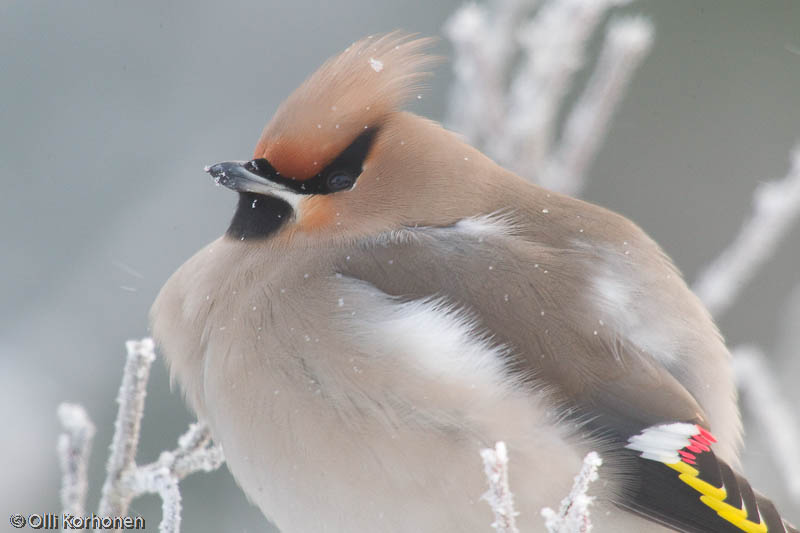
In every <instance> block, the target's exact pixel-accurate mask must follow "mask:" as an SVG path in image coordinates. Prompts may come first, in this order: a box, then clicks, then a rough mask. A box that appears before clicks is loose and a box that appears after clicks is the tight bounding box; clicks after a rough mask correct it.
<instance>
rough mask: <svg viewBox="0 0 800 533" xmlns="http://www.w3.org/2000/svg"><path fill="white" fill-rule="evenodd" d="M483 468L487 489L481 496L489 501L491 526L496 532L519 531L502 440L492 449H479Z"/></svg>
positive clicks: (509, 532) (515, 532)
mask: <svg viewBox="0 0 800 533" xmlns="http://www.w3.org/2000/svg"><path fill="white" fill-rule="evenodd" d="M481 458H483V470H484V472H485V473H486V479H487V480H488V481H489V490H488V491H487V492H486V494H484V495H483V498H484V499H485V500H486V501H488V502H489V505H490V506H491V508H492V512H493V513H494V522H493V523H492V527H493V528H494V529H495V530H496V531H497V533H519V530H518V529H517V524H516V521H515V519H514V517H515V516H516V515H517V512H516V511H515V510H514V495H513V494H512V493H511V489H510V488H509V486H508V450H506V444H505V443H504V442H498V443H496V444H495V445H494V449H492V448H485V449H483V450H481Z"/></svg>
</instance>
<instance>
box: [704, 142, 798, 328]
mask: <svg viewBox="0 0 800 533" xmlns="http://www.w3.org/2000/svg"><path fill="white" fill-rule="evenodd" d="M753 204H754V205H753V213H752V215H751V216H750V218H749V219H748V220H747V221H746V222H745V224H744V226H742V229H741V231H740V232H739V234H738V235H737V236H736V238H735V239H734V241H733V242H732V243H731V244H730V246H728V248H727V249H725V250H724V251H723V252H722V253H721V254H720V255H719V256H718V257H717V258H716V259H715V260H714V261H712V262H711V264H710V265H708V266H707V267H706V268H705V270H703V272H702V273H701V274H700V275H699V276H698V279H697V282H696V283H695V285H694V291H695V293H697V295H698V296H699V297H700V299H701V300H703V302H704V303H705V304H706V306H707V307H708V309H709V310H710V311H711V313H712V314H713V315H715V316H719V315H721V314H722V313H724V312H725V311H726V310H727V309H728V308H729V307H730V305H731V304H732V303H733V302H734V300H735V299H736V297H737V296H738V295H739V291H740V290H741V289H742V287H743V286H744V285H745V284H746V283H747V282H748V281H750V279H751V278H752V277H753V276H754V275H755V274H756V272H757V271H758V269H759V268H761V266H763V264H764V263H765V262H766V261H767V259H769V258H770V257H771V256H772V255H773V254H774V252H775V249H776V247H777V246H778V243H779V242H780V240H781V238H782V237H783V236H784V235H785V234H786V232H787V231H788V229H789V228H790V227H791V225H792V223H793V222H794V220H795V219H796V218H797V216H798V214H800V145H797V146H796V147H795V148H794V151H793V154H792V165H791V168H790V170H789V172H788V174H787V175H786V177H784V178H783V179H781V180H778V181H773V182H769V183H764V184H762V185H761V186H760V187H758V188H757V189H756V191H755V193H754V194H753Z"/></svg>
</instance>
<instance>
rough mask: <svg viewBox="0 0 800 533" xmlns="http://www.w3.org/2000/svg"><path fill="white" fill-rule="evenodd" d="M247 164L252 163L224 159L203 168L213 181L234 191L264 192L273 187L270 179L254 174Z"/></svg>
mask: <svg viewBox="0 0 800 533" xmlns="http://www.w3.org/2000/svg"><path fill="white" fill-rule="evenodd" d="M249 165H252V163H251V162H249V161H225V162H224V163H217V164H216V165H212V166H210V167H206V168H205V170H206V172H208V173H209V174H211V177H213V178H214V182H215V183H217V184H218V185H224V186H225V187H227V188H229V189H231V190H234V191H238V192H255V193H264V192H267V190H268V189H272V188H274V184H272V183H271V182H270V181H268V180H266V179H264V178H262V177H261V176H259V175H258V174H254V173H253V172H252V171H251V170H250V169H249V168H248V166H249Z"/></svg>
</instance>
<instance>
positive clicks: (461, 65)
mask: <svg viewBox="0 0 800 533" xmlns="http://www.w3.org/2000/svg"><path fill="white" fill-rule="evenodd" d="M629 1H630V0H551V1H545V2H536V1H534V0H527V1H526V0H495V1H493V2H489V3H488V4H487V5H486V6H478V5H476V4H467V5H465V6H464V7H462V8H461V9H459V10H458V11H457V12H456V13H455V14H454V15H453V16H452V17H451V18H450V20H448V22H447V24H446V25H445V33H446V34H447V36H448V37H449V38H450V40H451V42H452V43H453V48H454V50H455V61H454V71H455V82H454V85H453V90H452V99H451V105H450V109H449V116H448V121H447V122H448V125H449V126H450V127H451V128H453V129H454V130H456V131H459V132H461V133H462V134H463V135H464V136H465V137H466V138H467V140H468V141H469V142H471V143H472V144H474V145H476V146H482V147H483V148H484V150H485V151H486V152H487V153H488V154H489V155H490V156H492V157H493V158H494V159H496V160H497V161H498V162H500V163H501V164H502V165H504V166H506V167H509V168H511V169H513V170H515V171H517V172H518V173H519V174H521V175H522V176H524V177H526V178H528V179H531V180H534V179H541V177H542V175H543V174H545V173H546V176H547V180H548V182H547V184H548V185H549V186H553V188H556V189H559V190H561V189H570V190H573V191H577V189H578V188H579V185H580V183H582V180H583V175H584V174H585V173H586V171H587V169H588V165H589V164H590V163H591V161H592V159H593V157H594V155H595V153H596V152H597V149H598V148H599V146H600V142H601V141H602V140H603V138H604V137H605V135H604V134H605V130H606V128H607V125H608V121H609V117H610V116H611V114H612V113H613V110H614V108H615V107H616V104H617V102H618V101H619V99H620V97H621V95H622V94H623V92H624V89H625V87H626V86H627V84H628V81H629V79H630V77H631V74H632V72H633V70H634V69H635V68H636V66H638V64H639V63H640V62H641V60H642V59H643V58H644V56H645V55H646V53H647V51H648V50H649V45H650V42H651V41H652V33H653V32H652V28H651V27H650V26H649V24H648V23H646V22H645V21H643V20H642V19H630V18H628V19H622V20H619V21H615V22H612V23H611V24H610V25H609V29H608V33H607V37H606V45H605V47H604V50H603V52H602V53H601V58H600V60H599V61H598V63H597V66H596V69H595V73H594V74H593V76H592V77H591V81H590V83H589V85H588V87H587V89H586V90H585V91H584V93H583V96H582V97H581V100H580V103H579V104H578V106H577V107H576V108H575V110H574V111H573V113H572V114H571V115H570V119H569V120H568V123H567V126H566V129H565V134H564V138H563V140H562V141H561V143H560V144H559V145H557V146H556V137H557V135H556V134H557V132H558V129H559V124H558V122H559V119H560V116H561V108H562V106H563V103H564V100H565V99H566V97H567V95H568V94H569V93H570V91H571V89H572V84H573V79H574V76H575V74H576V73H577V72H578V71H579V70H580V69H581V68H582V67H583V66H584V63H585V56H586V46H587V44H588V42H589V40H590V39H591V37H592V35H593V33H594V32H595V30H596V29H597V27H598V26H600V25H601V24H602V22H603V20H604V18H605V15H606V14H607V13H608V11H609V10H611V9H612V8H614V7H616V6H620V5H623V4H627V3H629ZM538 4H541V5H538ZM537 7H538V9H536V8H537ZM531 13H534V16H532V17H531V16H529V14H531ZM562 176H563V177H564V179H567V180H571V182H570V183H569V184H568V185H565V186H562V185H561V184H560V181H559V180H560V179H561V178H562Z"/></svg>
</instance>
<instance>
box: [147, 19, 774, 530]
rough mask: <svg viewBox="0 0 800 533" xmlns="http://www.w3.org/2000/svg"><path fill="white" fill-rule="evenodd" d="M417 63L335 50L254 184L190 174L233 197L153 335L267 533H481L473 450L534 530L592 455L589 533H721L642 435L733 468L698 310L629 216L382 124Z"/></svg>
mask: <svg viewBox="0 0 800 533" xmlns="http://www.w3.org/2000/svg"><path fill="white" fill-rule="evenodd" d="M425 45H426V41H420V40H417V41H409V40H408V39H407V38H405V37H403V36H400V35H397V34H392V35H389V36H386V37H381V38H372V39H365V40H363V41H360V42H358V43H356V44H354V45H353V46H352V47H350V48H349V49H348V50H346V51H345V52H344V53H343V54H342V55H340V56H338V57H336V58H334V59H332V60H330V61H328V62H327V63H326V64H325V65H323V67H322V68H321V69H320V71H318V72H317V73H316V74H314V75H313V76H312V77H311V78H309V79H308V80H307V81H306V82H304V84H303V85H302V86H301V87H300V88H299V89H298V90H297V91H296V92H295V93H293V94H292V95H291V96H290V97H289V98H288V99H287V101H286V102H285V103H284V104H283V106H281V108H280V109H279V110H278V112H277V113H276V115H275V117H274V118H273V120H272V121H271V122H270V123H269V124H268V125H267V127H266V129H265V130H264V133H263V135H262V137H261V139H260V141H259V143H258V146H257V147H256V151H255V158H254V161H252V162H248V163H224V164H219V165H215V166H214V167H211V169H210V172H211V173H212V175H214V176H215V177H216V178H217V179H219V180H221V182H222V183H223V184H225V185H226V186H228V187H230V188H233V189H234V190H237V191H238V192H239V193H240V195H241V196H242V198H243V199H244V200H242V201H241V202H240V204H239V208H238V210H237V213H236V216H235V218H234V222H233V224H232V227H231V229H229V232H228V235H226V236H224V237H222V238H220V239H218V240H217V241H215V242H213V243H211V244H210V245H209V246H207V247H206V248H204V249H203V250H201V251H199V252H198V253H197V254H196V255H195V256H194V257H192V258H191V259H190V260H189V261H187V262H186V263H185V264H184V265H183V266H182V267H181V268H180V269H179V270H178V271H177V272H176V273H175V274H174V275H173V276H172V277H171V278H170V280H169V281H168V282H167V283H166V285H165V286H164V288H163V289H162V291H161V293H160V294H159V296H158V299H157V300H156V302H155V304H154V306H153V309H152V324H153V331H154V335H155V337H156V338H157V339H158V341H159V343H160V344H161V346H162V348H163V350H164V352H165V354H166V356H167V359H168V361H169V364H170V369H171V372H172V375H173V376H174V377H175V378H176V379H177V381H178V382H179V383H180V384H181V386H182V388H183V390H184V391H185V393H186V396H187V399H188V401H189V404H190V405H191V406H192V407H193V408H194V409H195V410H196V411H197V413H198V415H199V416H200V417H202V418H205V419H206V420H208V422H209V424H210V426H211V428H212V430H213V432H214V435H215V438H216V439H217V440H218V441H219V442H221V443H222V445H223V446H224V449H225V452H226V456H227V460H228V465H229V467H230V469H231V471H232V472H233V474H234V476H235V477H236V479H237V480H238V482H239V483H240V484H241V486H242V487H243V488H244V490H245V492H247V494H248V495H249V497H250V498H251V499H252V500H253V501H254V502H255V503H256V504H258V505H259V507H260V508H261V509H262V510H263V511H264V513H265V515H266V516H267V517H269V518H270V519H271V520H273V521H274V522H275V523H276V524H277V525H278V526H279V527H280V528H281V529H282V530H283V531H286V532H293V531H298V532H303V531H343V532H344V531H347V532H353V531H392V532H395V531H396V532H400V531H415V532H416V531H432V532H434V531H435V532H437V533H440V532H447V531H453V532H456V531H459V532H460V531H484V530H488V527H489V523H490V522H491V513H490V511H489V509H488V507H487V506H486V505H485V504H484V503H482V502H480V497H481V495H482V494H483V492H484V491H485V482H484V479H483V475H482V472H481V468H480V457H479V454H478V451H479V450H480V449H481V448H483V447H486V446H490V445H492V444H493V443H494V442H495V441H497V440H503V441H506V443H507V444H508V446H509V451H510V456H511V460H512V464H513V466H512V469H511V484H512V487H513V490H514V492H515V496H516V502H517V505H518V508H519V510H520V511H521V514H520V517H519V523H520V526H521V528H523V529H524V530H525V531H538V530H541V529H542V522H541V520H540V518H539V510H540V509H541V508H542V507H544V506H550V507H553V506H555V505H556V504H557V502H558V501H559V500H560V499H561V497H563V495H564V494H566V492H567V491H568V488H569V486H570V484H571V480H572V477H573V476H574V475H575V473H576V472H577V471H578V469H579V467H580V464H581V458H582V457H583V456H584V454H585V453H586V452H587V451H589V450H597V451H598V452H600V453H601V454H602V455H603V458H604V467H603V469H602V470H601V472H600V476H601V478H602V480H603V483H598V484H596V487H595V488H594V490H595V492H596V496H598V500H597V504H596V511H595V513H594V515H593V517H594V518H593V520H594V523H595V527H596V530H598V531H620V530H630V531H634V530H635V531H658V530H662V526H660V525H658V524H657V523H656V522H660V523H662V524H666V525H668V526H671V527H675V528H679V529H681V530H685V531H707V530H709V528H712V529H713V528H715V527H717V526H718V525H719V524H720V523H723V524H727V525H730V526H731V529H730V530H731V531H740V530H741V529H737V528H738V527H739V526H736V525H734V524H733V523H732V522H730V521H725V520H723V519H721V518H719V516H718V515H717V514H716V510H715V509H714V508H712V507H711V506H709V505H707V504H702V503H701V504H698V503H696V502H697V501H698V494H696V492H695V489H694V488H693V485H691V484H688V483H687V482H684V481H683V478H680V477H678V473H677V472H676V470H675V468H676V467H675V465H674V464H673V465H671V466H669V465H668V464H666V463H669V461H673V460H674V459H675V458H676V457H681V458H682V459H681V460H679V461H678V462H677V463H676V464H679V465H686V466H688V463H684V462H682V461H683V458H685V457H688V456H684V455H683V454H682V453H680V452H679V451H678V449H677V448H674V446H677V444H683V438H681V439H677V440H680V442H678V443H677V444H676V442H677V440H676V441H675V442H673V440H675V439H672V438H671V437H670V433H669V431H667V430H663V428H665V427H666V428H670V427H672V428H689V427H691V428H700V427H702V428H706V429H710V430H711V431H713V433H714V435H715V436H716V438H717V439H718V442H717V443H716V444H714V446H713V458H712V455H710V452H709V453H708V454H706V455H704V456H703V458H702V461H704V462H705V463H708V465H710V466H707V467H704V468H705V469H704V470H703V472H700V473H698V476H700V477H702V476H703V475H706V474H707V473H709V472H717V470H718V469H722V470H724V469H725V468H728V467H727V465H728V464H730V465H731V466H733V467H734V468H736V467H737V466H738V447H739V435H740V423H739V417H738V412H737V408H736V401H735V390H734V387H733V382H732V379H731V370H730V368H729V364H728V363H729V354H728V351H727V350H726V348H725V346H724V344H723V342H722V340H721V338H720V336H719V334H718V332H717V330H716V328H715V326H714V324H713V323H712V321H711V319H710V317H709V315H708V313H707V312H706V310H705V309H704V308H703V306H702V305H701V304H700V302H699V300H698V299H697V298H696V297H695V296H694V295H693V294H692V293H691V292H690V291H689V289H688V288H687V287H686V284H685V283H684V282H683V280H682V279H681V276H680V275H679V273H678V272H677V271H676V269H675V268H674V267H673V265H672V264H671V262H670V261H669V259H668V258H667V257H666V256H665V255H664V254H663V253H662V252H661V250H660V249H659V248H658V246H657V245H656V244H655V243H653V241H652V240H650V239H649V238H648V237H647V236H646V235H645V234H644V233H643V232H642V231H641V230H640V229H639V228H638V227H637V226H635V225H634V224H633V223H631V222H630V221H628V220H627V219H625V218H623V217H621V216H619V215H617V214H614V213H612V212H610V211H607V210H605V209H603V208H600V207H597V206H594V205H591V204H588V203H585V202H582V201H580V200H576V199H573V198H569V197H565V196H562V195H559V194H556V193H551V192H548V191H546V190H544V189H542V188H539V187H536V186H534V185H531V184H529V183H527V182H525V181H524V180H522V179H521V178H519V177H518V176H516V175H514V174H513V173H511V172H509V171H507V170H505V169H503V168H501V167H499V166H497V165H496V164H495V163H494V162H493V161H491V160H490V159H488V158H487V157H485V156H484V155H482V154H481V153H480V152H478V151H477V150H475V149H474V148H472V147H470V146H467V145H466V144H464V143H463V142H462V141H461V140H460V139H459V138H458V137H457V136H456V135H454V134H452V133H450V132H448V131H446V130H444V129H443V128H442V127H441V126H439V125H438V124H435V123H433V122H431V121H428V120H425V119H422V118H420V117H417V116H415V115H413V114H410V113H406V112H403V111H400V109H399V106H400V105H401V104H402V102H403V99H404V98H405V97H407V96H408V95H409V94H410V91H411V90H413V88H415V87H416V85H417V84H418V82H419V81H420V79H421V77H422V76H423V74H422V73H421V70H420V69H422V68H424V67H425V66H427V65H429V64H430V61H431V60H430V59H429V58H428V57H427V56H425V55H423V54H422V49H423V48H424V46H425ZM365 130H366V131H369V132H371V133H370V135H369V139H368V143H367V144H363V143H362V144H363V145H362V144H357V143H359V142H361V141H359V139H362V140H363V137H360V136H361V135H362V133H363V132H364V131H365ZM347 154H350V155H347ZM345 155H347V156H346V157H345ZM317 169H318V170H317ZM354 169H355V170H354ZM343 175H344V177H342V176H343ZM342 183H344V184H345V185H344V186H342V185H341V184H342ZM287 198H288V199H289V200H290V201H286V199H287ZM259 199H263V200H264V201H263V202H262V203H261V204H259V203H258V202H257V200H259ZM253 200H256V201H255V202H253ZM276 213H277V214H278V215H280V216H278V215H275V214H276ZM284 214H285V216H284ZM273 215H275V216H273ZM245 229H246V230H247V231H244V230H245ZM675 424H679V425H677V426H676V425H675ZM648 428H651V429H648ZM652 428H662V429H652ZM665 431H666V434H667V437H669V438H667V437H664V432H665ZM699 431H700V430H699V429H697V432H698V434H699ZM704 431H705V429H704ZM692 432H694V429H693V430H692ZM637 435H639V436H637ZM656 437H658V438H656ZM691 445H692V446H693V445H694V444H691ZM653 446H655V448H653ZM665 446H666V448H664V447H665ZM643 447H644V449H645V450H646V451H648V455H647V456H646V457H641V456H640V452H641V450H640V449H641V448H643ZM671 447H672V448H671ZM673 448H674V449H673ZM665 449H666V451H664V450H665ZM651 452H652V453H651ZM683 452H684V453H689V452H686V451H685V450H683ZM709 458H711V459H709ZM709 461H710V462H709ZM718 465H725V466H718ZM681 468H683V467H681ZM729 470H730V469H729ZM726 472H727V471H726ZM709 475H710V474H709ZM720 479H722V478H720ZM726 479H728V480H729V485H731V483H733V482H730V480H732V479H734V478H732V477H730V476H728V477H727V478H726ZM692 483H694V482H692ZM695 485H696V483H695ZM745 486H746V487H747V489H748V490H749V485H746V481H744V480H743V478H736V482H735V492H736V494H739V493H740V492H741V491H742V490H744V488H743V487H745ZM730 488H731V490H734V487H733V486H731V487H730ZM720 490H722V489H720ZM715 494H716V493H715ZM731 498H733V497H731ZM673 500H674V501H676V502H677V501H680V502H684V501H685V502H689V503H685V505H684V504H675V507H670V505H671V504H670V502H671V501H673ZM719 501H721V500H715V502H716V503H715V505H718V503H719ZM765 501H766V500H765ZM681 505H683V507H681ZM764 505H766V504H764ZM764 509H766V507H764ZM749 511H750V513H751V515H750V518H749V519H750V521H751V522H752V523H755V522H754V521H753V520H755V517H754V516H753V513H755V514H758V510H757V509H756V510H754V509H749ZM684 512H686V513H692V514H691V520H687V519H685V517H684V516H683V514H682V513H684ZM640 516H642V517H644V518H640ZM776 516H777V515H776ZM772 523H773V524H774V523H775V522H774V520H773V522H772ZM726 527H727V526H726ZM704 528H705V529H704ZM775 530H776V527H775V526H770V529H769V531H775Z"/></svg>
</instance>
